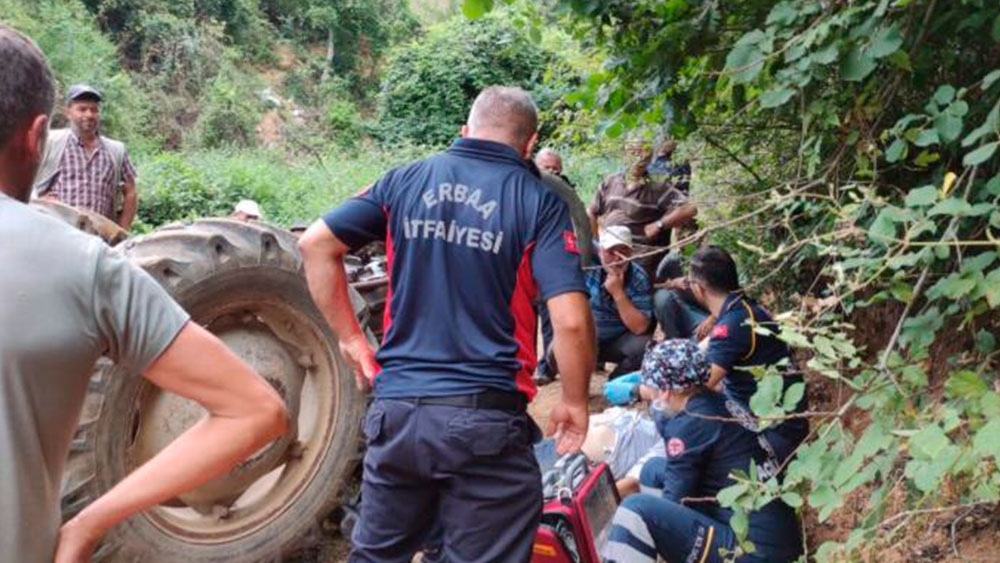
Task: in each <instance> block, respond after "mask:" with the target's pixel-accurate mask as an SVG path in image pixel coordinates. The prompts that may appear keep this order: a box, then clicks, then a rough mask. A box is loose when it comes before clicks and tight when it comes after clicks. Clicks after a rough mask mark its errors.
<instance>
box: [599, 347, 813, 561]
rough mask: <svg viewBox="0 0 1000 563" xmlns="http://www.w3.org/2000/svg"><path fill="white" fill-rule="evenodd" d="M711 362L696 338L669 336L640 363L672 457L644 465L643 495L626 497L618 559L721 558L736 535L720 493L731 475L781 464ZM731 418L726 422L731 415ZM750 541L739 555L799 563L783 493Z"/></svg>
mask: <svg viewBox="0 0 1000 563" xmlns="http://www.w3.org/2000/svg"><path fill="white" fill-rule="evenodd" d="M708 374H709V364H708V360H707V359H706V358H705V355H704V353H703V352H701V351H700V350H699V349H698V346H697V345H696V344H695V343H694V342H692V341H691V340H666V341H664V342H662V343H660V344H658V345H656V346H655V347H654V348H653V349H651V350H650V351H649V352H648V353H647V354H646V357H645V358H644V359H643V364H642V377H643V386H644V387H643V394H644V396H647V397H650V398H652V399H653V403H652V407H651V411H652V413H653V415H654V419H655V421H656V426H657V430H658V431H659V432H660V435H661V436H662V437H663V440H664V443H665V444H666V457H657V458H653V459H652V460H651V461H649V462H648V463H647V464H646V465H645V466H644V467H643V470H642V474H641V476H640V484H641V487H642V493H641V494H637V495H632V496H629V497H628V498H626V499H625V500H624V501H623V502H622V504H621V506H619V507H618V511H617V512H616V513H615V517H614V520H613V521H612V527H611V531H610V533H609V536H608V543H607V544H606V546H605V549H604V553H603V556H604V558H605V560H606V561H608V562H613V563H642V562H649V563H653V562H655V561H656V560H657V557H658V556H659V557H662V558H663V559H665V560H666V561H667V562H669V563H683V562H687V561H699V562H721V561H723V560H724V558H723V556H722V553H721V551H720V550H726V551H729V552H732V551H733V550H735V549H736V547H737V540H736V536H735V534H734V533H733V530H732V528H730V526H729V519H730V517H731V516H732V512H731V511H730V510H728V509H726V508H722V507H721V506H719V505H718V504H717V503H715V502H706V501H703V500H699V501H698V502H686V499H705V498H714V497H715V496H716V494H718V492H719V491H720V490H722V489H724V488H726V487H728V486H729V485H731V484H733V481H732V480H731V479H730V477H729V476H730V474H731V473H732V472H733V471H736V470H742V471H747V470H748V469H749V467H750V464H756V465H757V467H758V474H759V475H761V478H762V479H767V478H770V476H772V475H773V471H774V469H775V464H774V460H773V459H771V458H769V457H768V455H767V454H766V453H765V452H764V450H763V448H761V446H760V445H759V444H758V439H757V438H758V437H757V435H756V434H755V433H754V432H753V431H751V430H748V429H746V428H744V427H743V426H741V424H740V423H738V422H730V421H729V420H744V419H745V417H744V414H745V413H741V412H739V411H740V409H741V408H742V407H740V406H739V405H738V404H737V403H736V402H734V401H732V400H727V399H726V398H725V396H723V395H722V394H720V393H717V392H715V391H712V390H710V389H708V388H707V387H705V383H706V382H707V381H708ZM727 419H728V420H727ZM749 540H750V541H751V542H753V544H754V546H755V548H756V551H755V552H754V553H753V554H752V555H744V556H742V557H740V558H739V559H738V561H740V562H758V561H759V562H764V561H767V562H770V563H777V562H782V561H794V560H795V559H797V558H798V557H799V554H800V553H801V548H802V540H801V538H800V537H799V526H798V523H797V522H796V516H795V512H794V511H793V510H792V508H791V507H789V506H788V505H786V504H784V503H783V502H781V501H780V500H775V501H773V502H771V503H770V504H768V505H767V506H765V507H764V508H762V509H761V510H759V511H757V512H754V513H752V514H751V515H750V531H749Z"/></svg>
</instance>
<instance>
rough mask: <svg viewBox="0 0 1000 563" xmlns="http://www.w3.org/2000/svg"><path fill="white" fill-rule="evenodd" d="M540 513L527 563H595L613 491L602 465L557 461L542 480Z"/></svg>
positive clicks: (574, 457) (578, 459)
mask: <svg viewBox="0 0 1000 563" xmlns="http://www.w3.org/2000/svg"><path fill="white" fill-rule="evenodd" d="M542 486H543V488H544V489H543V491H544V497H545V507H544V510H543V512H542V522H541V525H540V526H539V527H538V535H537V536H536V538H535V545H534V549H533V554H532V557H531V562H532V563H599V562H600V561H601V556H600V550H601V547H603V545H604V542H605V540H606V537H607V532H608V528H610V525H611V518H612V517H613V516H614V514H615V509H617V508H618V502H619V498H618V489H616V488H615V481H614V478H613V477H612V476H611V470H610V469H609V468H608V466H607V464H605V463H599V464H596V465H594V464H591V463H590V462H589V461H588V460H587V458H586V456H584V455H583V454H581V453H576V454H568V455H566V456H563V457H562V458H560V459H559V460H558V461H557V462H556V463H555V465H554V466H553V467H552V469H551V470H549V471H546V472H545V474H544V475H543V477H542Z"/></svg>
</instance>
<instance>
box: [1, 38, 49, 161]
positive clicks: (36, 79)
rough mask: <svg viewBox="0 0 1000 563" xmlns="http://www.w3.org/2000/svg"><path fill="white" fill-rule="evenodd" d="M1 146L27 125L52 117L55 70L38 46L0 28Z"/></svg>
mask: <svg viewBox="0 0 1000 563" xmlns="http://www.w3.org/2000/svg"><path fill="white" fill-rule="evenodd" d="M0 61H3V63H2V64H0V146H4V145H6V144H7V142H8V141H10V138H11V136H12V135H13V134H14V132H15V131H16V130H17V128H18V127H20V126H21V125H22V124H23V123H24V122H25V121H27V120H29V119H33V118H34V117H36V116H38V115H42V114H45V115H50V114H51V113H52V106H53V105H54V103H55V96H56V91H55V86H54V84H53V83H52V70H51V69H50V68H49V63H48V62H47V61H46V60H45V55H43V54H42V52H41V51H40V50H39V49H38V46H37V45H35V42H34V41H32V40H31V39H29V38H28V37H27V36H25V35H24V34H23V33H21V32H19V31H17V30H16V29H14V28H11V27H8V26H6V25H3V24H0Z"/></svg>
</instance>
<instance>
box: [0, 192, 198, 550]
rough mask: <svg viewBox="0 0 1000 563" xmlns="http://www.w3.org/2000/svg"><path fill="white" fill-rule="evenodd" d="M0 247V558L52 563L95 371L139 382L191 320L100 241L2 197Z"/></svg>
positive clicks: (160, 289)
mask: <svg viewBox="0 0 1000 563" xmlns="http://www.w3.org/2000/svg"><path fill="white" fill-rule="evenodd" d="M0 241H3V243H2V244H0V264H3V267H2V271H3V273H2V274H0V296H2V298H0V498H2V499H3V502H4V509H3V510H2V511H0V560H3V561H24V562H30V563H35V562H38V563H41V562H49V561H51V560H52V556H53V553H54V549H55V545H56V538H57V535H58V531H59V523H60V513H59V494H60V480H61V478H62V472H63V465H64V463H65V461H66V455H67V453H68V452H69V446H70V441H71V439H72V437H73V432H74V430H75V429H76V426H77V422H78V420H79V417H80V411H81V408H82V406H83V401H84V397H85V395H86V392H87V382H88V381H89V379H90V376H91V374H92V370H93V368H94V362H95V361H96V360H97V359H98V358H99V357H100V356H101V355H102V354H106V355H108V356H109V357H111V358H112V359H114V360H116V361H117V362H118V363H119V364H121V365H124V366H125V367H126V369H127V371H128V373H139V372H141V371H143V370H144V369H146V368H147V367H148V366H149V364H151V363H152V362H153V360H155V359H156V358H157V357H159V355H160V354H161V353H162V352H163V351H164V350H165V349H166V348H167V347H168V346H169V345H170V343H171V342H172V341H173V339H174V337H175V336H176V335H177V333H178V332H180V330H181V328H182V327H183V326H184V324H185V323H186V322H187V320H188V316H187V314H186V313H185V312H184V310H183V309H181V308H180V306H178V305H177V304H176V303H175V302H174V301H173V300H172V299H170V297H169V296H168V295H167V294H166V293H165V292H164V290H163V289H162V288H161V287H160V286H159V285H158V284H157V283H156V282H155V281H154V280H153V279H152V278H151V277H150V276H149V275H147V274H146V273H145V272H143V271H142V270H141V269H139V268H137V267H135V266H132V265H131V264H130V263H129V262H128V261H127V260H126V259H125V258H124V257H123V256H121V255H120V254H119V253H118V252H116V251H114V250H111V249H110V248H108V246H107V245H105V244H104V243H103V242H101V241H100V240H99V239H97V238H96V237H93V236H90V235H85V234H83V233H81V232H79V231H77V230H75V229H73V228H72V227H70V226H69V225H67V224H65V223H63V222H61V221H59V220H57V219H54V218H52V217H48V216H46V215H42V214H41V213H39V212H37V211H35V210H33V209H31V208H30V207H28V206H27V205H24V204H23V203H21V202H18V201H15V200H14V199H11V198H9V197H7V196H5V195H3V194H0Z"/></svg>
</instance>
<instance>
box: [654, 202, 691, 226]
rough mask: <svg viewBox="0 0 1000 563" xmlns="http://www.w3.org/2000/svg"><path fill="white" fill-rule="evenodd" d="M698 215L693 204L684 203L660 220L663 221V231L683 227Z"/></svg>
mask: <svg viewBox="0 0 1000 563" xmlns="http://www.w3.org/2000/svg"><path fill="white" fill-rule="evenodd" d="M697 215H698V206H696V205H695V204H693V203H685V204H684V205H681V206H680V207H677V208H674V209H671V210H670V211H667V212H666V213H664V214H663V217H662V218H660V220H661V221H663V228H664V229H672V228H674V227H679V226H681V225H684V224H686V223H688V222H689V221H691V220H692V219H694V218H695V217H696V216H697Z"/></svg>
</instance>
